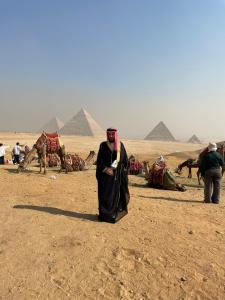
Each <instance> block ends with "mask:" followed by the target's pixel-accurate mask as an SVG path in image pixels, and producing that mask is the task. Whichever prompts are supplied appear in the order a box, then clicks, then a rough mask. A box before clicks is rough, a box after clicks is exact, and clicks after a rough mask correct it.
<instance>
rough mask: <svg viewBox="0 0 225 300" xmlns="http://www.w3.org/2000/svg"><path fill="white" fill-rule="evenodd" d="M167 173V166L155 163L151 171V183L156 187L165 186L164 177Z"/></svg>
mask: <svg viewBox="0 0 225 300" xmlns="http://www.w3.org/2000/svg"><path fill="white" fill-rule="evenodd" d="M165 171H166V164H165V163H163V164H160V165H158V164H156V163H154V164H153V165H152V167H151V169H150V172H149V173H150V178H151V183H152V184H153V185H155V186H163V176H164V174H165Z"/></svg>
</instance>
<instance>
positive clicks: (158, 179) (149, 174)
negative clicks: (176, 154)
mask: <svg viewBox="0 0 225 300" xmlns="http://www.w3.org/2000/svg"><path fill="white" fill-rule="evenodd" d="M143 163H144V169H145V179H146V180H147V181H148V185H149V186H150V187H153V188H158V189H164V190H172V191H181V192H184V191H186V188H185V186H184V185H182V184H180V183H176V179H175V177H174V176H173V175H172V173H171V172H170V170H169V169H168V168H167V167H166V164H165V162H164V159H163V157H162V156H161V157H160V158H159V159H157V160H156V162H155V163H154V164H153V165H152V166H151V167H149V163H148V162H146V161H144V162H143Z"/></svg>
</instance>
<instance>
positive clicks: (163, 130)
mask: <svg viewBox="0 0 225 300" xmlns="http://www.w3.org/2000/svg"><path fill="white" fill-rule="evenodd" d="M145 140H155V141H172V142H174V141H175V138H174V137H173V135H172V133H171V132H170V131H169V129H168V128H167V127H166V125H165V124H164V123H163V122H162V121H161V122H159V124H158V125H156V126H155V128H153V130H152V131H151V132H150V133H149V134H148V135H147V136H146V137H145Z"/></svg>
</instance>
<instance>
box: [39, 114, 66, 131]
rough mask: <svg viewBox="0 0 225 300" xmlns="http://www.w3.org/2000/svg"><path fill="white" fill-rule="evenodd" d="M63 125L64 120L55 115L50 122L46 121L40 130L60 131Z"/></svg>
mask: <svg viewBox="0 0 225 300" xmlns="http://www.w3.org/2000/svg"><path fill="white" fill-rule="evenodd" d="M63 126H64V124H63V122H62V121H60V120H59V119H58V118H57V117H54V118H53V119H51V120H50V121H49V122H48V123H46V124H45V125H44V126H43V127H42V128H41V129H40V130H39V131H38V132H42V131H45V132H56V131H59V130H60V129H61V128H62V127H63Z"/></svg>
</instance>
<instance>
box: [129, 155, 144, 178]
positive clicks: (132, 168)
mask: <svg viewBox="0 0 225 300" xmlns="http://www.w3.org/2000/svg"><path fill="white" fill-rule="evenodd" d="M142 171H143V164H142V163H141V162H139V161H138V160H137V159H136V158H135V157H134V156H133V155H131V156H130V157H129V158H128V174H129V175H139V174H142Z"/></svg>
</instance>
